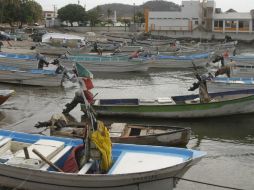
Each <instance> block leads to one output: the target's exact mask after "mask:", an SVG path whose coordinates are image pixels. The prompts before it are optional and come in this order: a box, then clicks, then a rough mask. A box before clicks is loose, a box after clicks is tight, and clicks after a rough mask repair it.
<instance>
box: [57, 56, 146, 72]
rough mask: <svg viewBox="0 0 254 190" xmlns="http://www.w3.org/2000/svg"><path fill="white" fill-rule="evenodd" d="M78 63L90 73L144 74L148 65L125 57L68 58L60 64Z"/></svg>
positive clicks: (67, 65) (139, 60)
mask: <svg viewBox="0 0 254 190" xmlns="http://www.w3.org/2000/svg"><path fill="white" fill-rule="evenodd" d="M75 62H78V63H79V64H81V65H82V66H83V67H85V68H87V69H88V70H89V71H91V72H110V73H111V72H118V73H122V72H146V71H147V70H148V63H147V62H145V61H143V59H139V58H137V59H131V60H129V59H128V58H126V57H125V56H120V57H106V56H103V57H100V56H70V57H69V58H68V59H62V60H61V63H62V64H63V65H64V66H65V67H67V68H68V67H70V66H72V65H73V63H75Z"/></svg>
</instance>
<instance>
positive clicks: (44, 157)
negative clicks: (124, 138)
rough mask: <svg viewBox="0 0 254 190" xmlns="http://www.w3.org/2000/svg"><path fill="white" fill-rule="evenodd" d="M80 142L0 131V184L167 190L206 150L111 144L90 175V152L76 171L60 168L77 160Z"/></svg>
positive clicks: (30, 187) (40, 188)
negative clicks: (106, 161)
mask: <svg viewBox="0 0 254 190" xmlns="http://www.w3.org/2000/svg"><path fill="white" fill-rule="evenodd" d="M83 143H84V142H83V140H79V139H68V138H60V137H48V136H41V135H34V134H26V133H20V132H14V131H7V130H0V184H1V185H2V186H5V187H10V188H17V187H18V188H20V189H27V190H34V189H37V190H44V189H48V190H56V189H61V190H81V189H82V190H90V189H96V190H102V189H103V190H122V189H125V190H133V189H139V190H154V189H160V190H172V189H173V185H174V182H175V180H174V177H179V176H182V175H183V174H184V172H186V171H187V170H188V168H189V167H190V166H192V165H193V164H195V163H197V162H198V161H199V160H200V159H201V158H202V157H203V156H205V154H206V153H205V152H202V151H196V150H191V149H182V148H174V147H159V146H143V145H130V144H129V145H127V144H113V145H112V165H111V167H110V168H109V169H108V170H107V171H105V172H104V173H98V172H96V173H94V172H95V171H97V170H96V168H97V161H96V157H92V156H91V158H90V160H89V161H88V162H85V164H84V165H81V166H79V167H78V168H77V171H76V170H75V171H74V172H73V171H72V172H71V171H68V172H66V168H67V166H66V164H68V163H69V161H70V159H73V160H74V161H75V160H76V159H77V156H76V154H75V153H77V152H78V150H79V147H82V146H83ZM70 156H71V157H70ZM66 160H68V162H67V161H66ZM72 163H74V162H72ZM48 164H50V165H51V167H50V166H49V165H48Z"/></svg>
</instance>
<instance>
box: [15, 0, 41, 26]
mask: <svg viewBox="0 0 254 190" xmlns="http://www.w3.org/2000/svg"><path fill="white" fill-rule="evenodd" d="M19 13H20V14H19V22H20V25H19V27H22V25H23V23H29V24H31V23H35V22H37V21H38V20H40V19H41V18H42V7H41V5H40V4H38V3H37V2H35V1H31V0H22V1H21V6H20V12H19Z"/></svg>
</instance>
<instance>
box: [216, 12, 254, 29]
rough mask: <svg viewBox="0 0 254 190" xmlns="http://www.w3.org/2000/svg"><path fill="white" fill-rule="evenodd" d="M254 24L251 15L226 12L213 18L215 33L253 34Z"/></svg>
mask: <svg viewBox="0 0 254 190" xmlns="http://www.w3.org/2000/svg"><path fill="white" fill-rule="evenodd" d="M253 24H254V22H253V18H252V15H251V13H250V12H249V13H238V12H226V13H218V14H214V16H213V31H214V32H223V33H225V32H227V33H228V32H231V33H252V32H253V31H254V25H253Z"/></svg>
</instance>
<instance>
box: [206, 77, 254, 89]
mask: <svg viewBox="0 0 254 190" xmlns="http://www.w3.org/2000/svg"><path fill="white" fill-rule="evenodd" d="M207 87H208V89H209V91H210V92H220V91H232V90H249V91H252V90H254V78H252V77H231V78H228V77H215V78H213V79H212V80H209V81H207Z"/></svg>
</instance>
